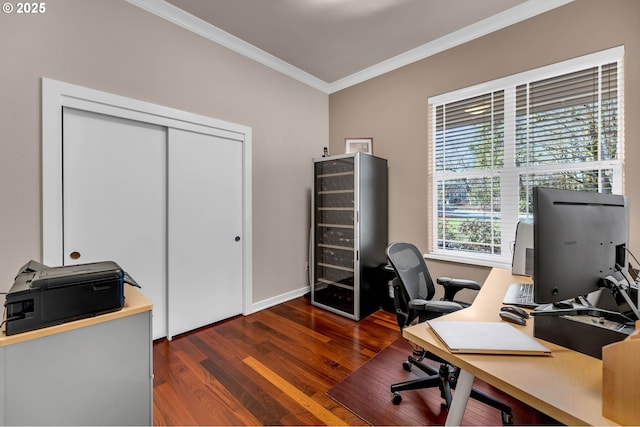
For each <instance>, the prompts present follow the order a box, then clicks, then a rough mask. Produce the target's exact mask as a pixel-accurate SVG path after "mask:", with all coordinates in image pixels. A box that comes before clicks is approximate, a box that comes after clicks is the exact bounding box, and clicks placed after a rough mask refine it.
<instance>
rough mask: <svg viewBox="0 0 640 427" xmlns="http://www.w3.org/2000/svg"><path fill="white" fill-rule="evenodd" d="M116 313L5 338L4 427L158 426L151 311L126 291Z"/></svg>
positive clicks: (0, 335) (0, 386)
mask: <svg viewBox="0 0 640 427" xmlns="http://www.w3.org/2000/svg"><path fill="white" fill-rule="evenodd" d="M124 291H125V305H124V307H123V308H122V309H121V310H119V311H116V312H112V313H107V314H103V315H100V316H95V317H91V318H86V319H81V320H76V321H73V322H67V323H63V324H61V325H56V326H51V327H48V328H43V329H38V330H34V331H28V332H23V333H20V334H15V335H10V336H7V335H6V334H5V333H4V330H3V331H2V332H0V425H152V424H153V356H152V351H153V350H152V341H151V313H152V304H151V302H150V301H149V300H148V299H147V298H145V297H144V295H142V294H141V293H140V292H138V290H136V289H134V288H132V287H131V286H128V285H126V286H125V289H124Z"/></svg>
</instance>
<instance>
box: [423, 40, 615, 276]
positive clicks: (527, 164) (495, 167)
mask: <svg viewBox="0 0 640 427" xmlns="http://www.w3.org/2000/svg"><path fill="white" fill-rule="evenodd" d="M623 53H624V49H623V48H614V49H610V50H608V51H604V52H600V53H597V54H593V55H589V56H586V57H582V58H577V59H574V60H571V61H566V62H563V63H560V64H555V65H553V66H549V67H544V68H542V69H539V70H532V71H529V72H526V73H522V74H520V75H517V76H511V77H508V78H505V79H501V80H498V81H494V82H490V83H486V84H483V85H479V86H476V87H473V88H466V89H463V90H460V91H456V92H454V93H451V94H445V95H441V96H439V97H434V98H431V99H430V100H429V103H430V105H431V114H432V117H431V121H432V130H431V134H430V146H431V147H430V152H431V153H432V165H431V167H430V171H429V175H430V178H431V180H430V181H431V186H430V188H431V195H432V200H431V204H430V206H431V213H430V217H431V218H430V221H431V225H432V236H431V239H430V240H431V251H430V255H431V256H433V257H438V258H444V259H449V260H456V261H464V262H472V263H476V264H482V265H490V266H510V265H511V257H512V253H511V245H512V243H513V240H514V237H515V229H516V225H517V222H518V221H521V220H523V221H532V214H533V208H532V205H531V202H532V200H531V199H532V196H531V195H532V189H533V187H535V186H545V187H555V188H566V189H573V190H585V191H600V192H607V193H612V192H613V193H618V194H622V188H623V180H622V162H623V147H622V141H623V131H622V129H623V128H622V123H623V120H622V117H623V115H622V105H623V103H622V55H623Z"/></svg>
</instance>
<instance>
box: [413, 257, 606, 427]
mask: <svg viewBox="0 0 640 427" xmlns="http://www.w3.org/2000/svg"><path fill="white" fill-rule="evenodd" d="M526 280H527V278H525V277H522V276H512V275H511V271H510V270H507V269H501V268H494V269H493V270H492V271H491V273H490V274H489V276H488V277H487V280H486V281H485V283H484V285H483V286H482V289H481V290H480V292H479V293H478V296H477V297H476V299H475V301H474V302H473V304H472V306H471V307H469V308H467V309H464V310H460V311H457V312H455V313H451V314H448V315H446V316H444V317H443V318H442V319H445V318H446V320H456V321H470V322H473V321H488V322H494V321H495V322H500V321H501V319H500V316H499V315H498V312H499V310H500V307H501V306H502V299H503V298H504V294H505V292H506V290H507V287H508V286H509V284H510V283H517V282H523V281H526ZM534 321H535V319H533V318H530V319H529V320H528V321H527V325H525V326H517V325H514V326H515V327H517V328H519V329H520V330H522V331H523V332H525V333H527V334H528V335H529V336H533V322H534ZM403 336H404V337H405V338H406V339H408V340H409V341H411V342H413V343H415V344H417V345H419V346H421V347H424V348H426V349H427V350H429V351H431V352H432V353H434V354H436V355H438V356H440V357H442V358H443V359H445V360H447V361H449V362H450V363H452V364H453V365H455V366H458V367H460V368H461V369H462V371H461V373H460V377H459V379H458V385H457V387H456V391H455V392H454V393H455V394H454V399H453V402H452V405H451V409H450V411H449V414H448V417H447V423H446V424H447V425H459V424H460V421H461V420H462V415H463V413H464V409H465V407H466V403H467V400H468V397H469V391H470V390H471V384H472V383H473V379H474V377H478V378H480V379H482V380H483V381H485V382H487V383H489V384H491V385H493V386H494V387H497V388H498V389H500V390H503V391H504V392H506V393H507V394H509V395H511V396H513V397H515V398H517V399H519V400H521V401H522V402H525V403H526V404H528V405H530V406H532V407H534V408H536V409H538V410H540V411H542V412H544V413H545V414H547V415H549V416H551V417H553V418H555V419H557V420H558V421H560V422H562V423H564V424H567V425H617V423H615V422H614V421H612V420H610V419H608V418H605V417H603V416H602V361H601V360H599V359H596V358H593V357H589V356H586V355H584V354H582V353H578V352H576V351H573V350H570V349H567V348H565V347H560V346H558V345H556V344H553V343H549V342H547V341H542V340H540V341H541V342H542V343H543V344H544V345H546V346H547V347H549V348H550V349H551V351H552V355H551V356H507V355H479V354H478V355H476V354H452V353H450V352H449V351H448V350H447V348H446V347H445V346H444V344H442V342H441V341H440V340H439V339H438V338H437V337H436V336H435V335H434V334H433V332H432V331H431V330H430V328H429V326H428V325H426V324H424V323H422V324H418V325H414V326H411V327H409V328H405V330H404V332H403ZM515 421H516V423H517V420H515Z"/></svg>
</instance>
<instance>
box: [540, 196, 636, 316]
mask: <svg viewBox="0 0 640 427" xmlns="http://www.w3.org/2000/svg"><path fill="white" fill-rule="evenodd" d="M533 241H534V244H533V247H534V258H533V263H534V267H533V268H534V270H533V279H534V284H535V286H534V300H535V302H536V303H538V304H546V303H558V302H562V301H565V300H569V299H574V298H576V297H579V296H586V295H587V294H589V293H590V292H593V291H596V290H597V289H598V288H599V285H600V282H601V280H600V279H601V278H604V277H607V276H610V275H613V274H615V273H616V264H618V265H620V266H622V267H623V268H624V266H625V264H626V263H625V259H626V253H625V247H626V245H627V209H626V202H625V198H624V197H623V196H620V195H615V194H603V193H596V192H589V191H571V190H559V189H553V188H543V187H535V188H534V189H533ZM618 274H619V273H618Z"/></svg>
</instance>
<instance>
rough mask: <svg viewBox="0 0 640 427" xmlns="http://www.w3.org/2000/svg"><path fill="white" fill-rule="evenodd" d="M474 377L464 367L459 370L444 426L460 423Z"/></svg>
mask: <svg viewBox="0 0 640 427" xmlns="http://www.w3.org/2000/svg"><path fill="white" fill-rule="evenodd" d="M474 379H475V377H474V376H473V375H471V374H470V373H469V372H467V371H465V370H464V369H461V370H460V375H459V376H458V382H457V384H456V389H455V391H454V394H453V400H452V401H451V407H450V408H449V413H448V414H447V421H446V422H445V423H444V425H446V426H459V425H460V423H462V416H463V415H464V411H465V409H466V408H467V401H468V400H469V395H470V394H471V387H472V386H473V380H474Z"/></svg>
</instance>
